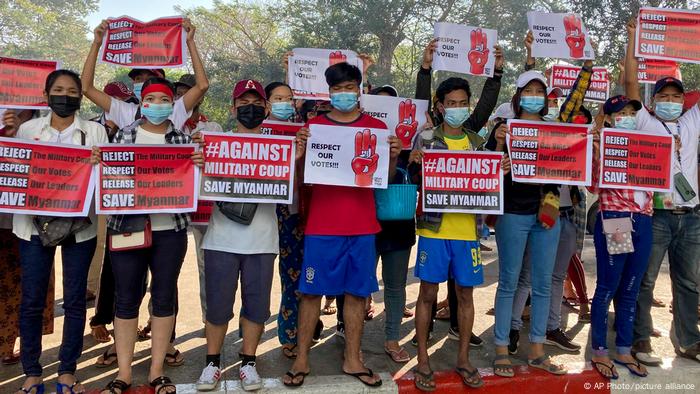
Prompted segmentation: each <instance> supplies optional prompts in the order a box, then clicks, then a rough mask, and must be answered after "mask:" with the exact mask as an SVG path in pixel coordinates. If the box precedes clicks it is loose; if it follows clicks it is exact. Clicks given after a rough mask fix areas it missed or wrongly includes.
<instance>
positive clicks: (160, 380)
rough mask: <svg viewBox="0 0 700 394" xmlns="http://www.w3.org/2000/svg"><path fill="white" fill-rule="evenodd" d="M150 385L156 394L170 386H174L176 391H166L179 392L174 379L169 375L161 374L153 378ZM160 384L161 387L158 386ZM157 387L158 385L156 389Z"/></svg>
mask: <svg viewBox="0 0 700 394" xmlns="http://www.w3.org/2000/svg"><path fill="white" fill-rule="evenodd" d="M150 385H151V387H153V390H155V391H154V394H161V391H163V389H167V388H169V387H172V388H174V389H175V391H167V390H166V391H164V393H167V394H174V393H176V392H177V388H176V387H175V385H174V384H173V381H172V380H170V378H169V377H167V376H159V377H157V378H155V379H153V380H152V381H151V383H150ZM158 386H160V387H158ZM156 387H158V389H156Z"/></svg>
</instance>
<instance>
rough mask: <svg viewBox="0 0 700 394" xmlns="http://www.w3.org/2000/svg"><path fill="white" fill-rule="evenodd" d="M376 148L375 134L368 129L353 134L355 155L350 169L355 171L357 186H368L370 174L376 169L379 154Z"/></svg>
mask: <svg viewBox="0 0 700 394" xmlns="http://www.w3.org/2000/svg"><path fill="white" fill-rule="evenodd" d="M376 149H377V136H376V135H374V134H372V132H371V131H369V129H365V130H363V131H358V132H357V134H355V157H354V158H353V159H352V170H353V171H354V172H355V184H356V185H357V186H370V185H371V184H372V176H373V175H374V173H375V172H376V171H377V163H378V162H379V155H378V154H377V153H376V152H375V151H376Z"/></svg>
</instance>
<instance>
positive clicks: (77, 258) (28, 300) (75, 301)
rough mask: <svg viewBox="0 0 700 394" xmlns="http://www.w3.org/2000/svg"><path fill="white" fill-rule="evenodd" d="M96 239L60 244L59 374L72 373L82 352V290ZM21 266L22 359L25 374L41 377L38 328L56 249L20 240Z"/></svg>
mask: <svg viewBox="0 0 700 394" xmlns="http://www.w3.org/2000/svg"><path fill="white" fill-rule="evenodd" d="M96 246H97V238H93V239H90V240H87V241H83V242H80V243H76V242H75V238H74V237H70V238H69V239H68V240H66V241H64V242H63V243H62V244H61V258H62V261H63V311H64V316H63V339H62V340H61V349H60V351H59V353H58V359H59V361H60V364H59V366H58V374H59V375H62V374H74V373H75V369H76V363H77V361H78V358H80V354H81V353H82V351H83V331H84V330H85V313H86V306H85V304H86V302H85V291H86V289H87V276H88V270H89V269H90V263H91V262H92V256H93V254H95V247H96ZM19 252H20V264H21V266H22V276H21V282H22V283H21V287H22V304H21V306H20V313H19V333H20V344H21V346H22V352H21V360H22V368H23V369H24V374H25V375H27V376H41V373H42V368H41V364H39V356H41V326H42V324H41V323H42V318H43V312H44V307H45V306H46V292H47V291H48V288H49V277H50V276H51V268H52V267H53V261H54V254H55V253H56V247H44V246H43V245H42V244H41V240H40V239H39V236H38V235H32V238H31V240H30V241H25V240H20V244H19Z"/></svg>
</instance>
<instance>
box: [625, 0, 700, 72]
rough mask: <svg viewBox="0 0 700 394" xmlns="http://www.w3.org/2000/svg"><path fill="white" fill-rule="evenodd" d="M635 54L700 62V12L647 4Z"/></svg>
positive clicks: (640, 20) (639, 20)
mask: <svg viewBox="0 0 700 394" xmlns="http://www.w3.org/2000/svg"><path fill="white" fill-rule="evenodd" d="M636 34H637V45H636V47H635V56H637V57H642V58H645V59H662V60H674V61H678V62H683V63H700V48H698V37H700V12H698V11H688V10H673V9H668V8H652V7H644V8H641V9H640V10H639V15H638V16H637V31H636Z"/></svg>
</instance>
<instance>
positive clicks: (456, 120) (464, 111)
mask: <svg viewBox="0 0 700 394" xmlns="http://www.w3.org/2000/svg"><path fill="white" fill-rule="evenodd" d="M468 117H469V108H467V107H457V108H445V122H446V123H447V124H448V125H450V127H454V128H457V127H461V126H462V124H463V123H464V122H465V121H466V120H467V118H468Z"/></svg>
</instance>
